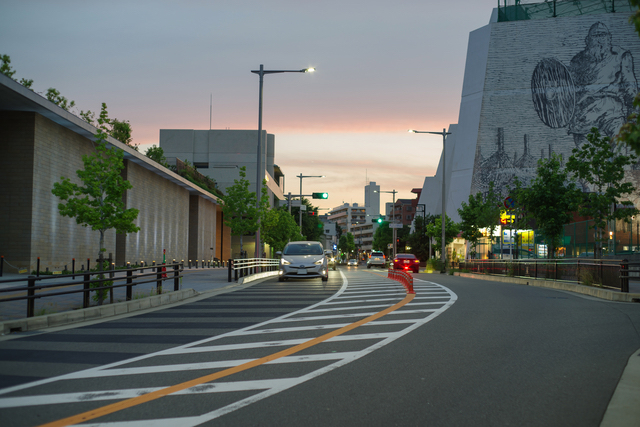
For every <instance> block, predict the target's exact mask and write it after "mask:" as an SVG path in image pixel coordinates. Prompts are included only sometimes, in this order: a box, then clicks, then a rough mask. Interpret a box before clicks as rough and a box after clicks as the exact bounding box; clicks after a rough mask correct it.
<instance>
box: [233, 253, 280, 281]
mask: <svg viewBox="0 0 640 427" xmlns="http://www.w3.org/2000/svg"><path fill="white" fill-rule="evenodd" d="M228 264H229V282H232V281H234V280H235V281H236V282H237V281H238V279H239V278H241V277H245V276H249V275H251V274H257V273H261V272H263V271H275V270H277V269H278V267H279V266H280V259H279V258H277V259H274V258H238V259H230V260H229V263H228Z"/></svg>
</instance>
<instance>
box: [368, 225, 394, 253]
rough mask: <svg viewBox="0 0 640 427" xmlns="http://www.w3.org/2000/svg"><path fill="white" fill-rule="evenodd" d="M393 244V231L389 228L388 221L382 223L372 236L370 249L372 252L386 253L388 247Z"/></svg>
mask: <svg viewBox="0 0 640 427" xmlns="http://www.w3.org/2000/svg"><path fill="white" fill-rule="evenodd" d="M392 242H393V231H392V230H391V228H390V227H389V222H388V221H383V222H382V223H381V224H380V225H379V226H378V228H376V231H375V233H374V234H373V241H372V242H371V247H372V248H373V250H374V251H383V252H385V253H386V250H387V247H388V245H390V244H391V243H392Z"/></svg>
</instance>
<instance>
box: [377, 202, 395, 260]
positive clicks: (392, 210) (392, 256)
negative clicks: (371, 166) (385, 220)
mask: <svg viewBox="0 0 640 427" xmlns="http://www.w3.org/2000/svg"><path fill="white" fill-rule="evenodd" d="M373 192H374V193H393V206H392V208H391V222H390V224H393V225H394V227H392V228H393V230H392V233H393V253H392V254H391V258H394V257H395V256H396V251H397V247H396V235H397V231H396V230H397V228H396V227H395V223H396V215H395V213H396V212H395V211H396V193H397V191H396V190H393V191H378V190H373Z"/></svg>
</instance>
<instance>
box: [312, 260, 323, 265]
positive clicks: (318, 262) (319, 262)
mask: <svg viewBox="0 0 640 427" xmlns="http://www.w3.org/2000/svg"><path fill="white" fill-rule="evenodd" d="M314 264H315V265H322V264H324V260H321V259H319V260H317V261H316V262H314Z"/></svg>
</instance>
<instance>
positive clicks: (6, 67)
mask: <svg viewBox="0 0 640 427" xmlns="http://www.w3.org/2000/svg"><path fill="white" fill-rule="evenodd" d="M0 62H2V65H0V73H2V74H4V75H5V76H7V77H9V78H10V79H13V75H14V74H15V73H16V72H15V70H13V69H12V68H11V58H10V57H9V55H0Z"/></svg>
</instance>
